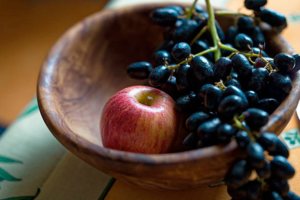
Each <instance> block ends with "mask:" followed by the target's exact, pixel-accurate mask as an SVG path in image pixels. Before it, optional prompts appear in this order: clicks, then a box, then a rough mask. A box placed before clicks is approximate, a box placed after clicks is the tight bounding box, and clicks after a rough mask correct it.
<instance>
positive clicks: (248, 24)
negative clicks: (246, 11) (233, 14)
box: [237, 15, 253, 33]
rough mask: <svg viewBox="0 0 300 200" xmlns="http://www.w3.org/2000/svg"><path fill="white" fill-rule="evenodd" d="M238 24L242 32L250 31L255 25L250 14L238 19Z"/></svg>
mask: <svg viewBox="0 0 300 200" xmlns="http://www.w3.org/2000/svg"><path fill="white" fill-rule="evenodd" d="M237 26H238V30H239V32H240V33H248V32H249V30H250V29H251V28H252V27H253V25H252V20H251V19H250V18H249V17H248V16H245V15H243V16H241V17H240V18H239V19H238V23H237Z"/></svg>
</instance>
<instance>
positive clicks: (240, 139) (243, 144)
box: [235, 131, 251, 149]
mask: <svg viewBox="0 0 300 200" xmlns="http://www.w3.org/2000/svg"><path fill="white" fill-rule="evenodd" d="M235 139H236V142H237V144H238V146H239V147H240V148H241V149H246V148H247V146H248V144H250V142H251V138H250V137H249V135H248V133H247V132H246V131H239V132H238V133H237V134H236V136H235Z"/></svg>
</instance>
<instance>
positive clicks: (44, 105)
mask: <svg viewBox="0 0 300 200" xmlns="http://www.w3.org/2000/svg"><path fill="white" fill-rule="evenodd" d="M171 4H173V5H181V6H183V5H185V3H178V2H177V3H174V2H173V3H172V2H170V3H168V2H167V3H147V4H138V5H132V6H126V7H121V8H116V9H107V10H104V11H101V12H97V13H94V14H92V15H90V16H88V17H86V18H84V19H83V20H81V21H86V22H89V21H91V20H95V19H100V18H102V17H105V16H110V15H111V12H112V11H113V12H114V13H128V12H139V11H141V10H143V9H145V8H147V9H151V8H157V7H160V6H166V5H171ZM223 10H224V9H223ZM81 21H80V22H78V23H76V24H75V25H73V26H72V27H70V28H69V29H68V30H67V31H66V32H65V33H64V34H63V35H62V36H60V38H59V39H58V40H57V41H56V42H55V43H54V45H53V46H52V47H51V49H50V51H49V52H48V54H47V56H46V58H45V60H44V62H43V64H42V67H41V69H40V73H39V77H38V84H37V99H38V106H39V110H40V112H41V115H42V117H43V119H44V121H45V123H46V125H47V127H48V128H49V130H50V131H51V133H52V134H53V135H54V136H55V137H56V139H57V140H58V141H59V142H60V143H62V144H63V145H64V146H65V147H66V148H67V149H68V150H70V151H71V152H72V153H74V154H75V155H77V156H79V153H78V152H80V153H83V154H85V155H89V156H98V157H101V158H103V159H106V160H107V159H109V160H118V161H122V162H124V163H145V164H150V165H160V164H175V163H183V162H190V161H195V160H201V159H204V158H213V157H216V156H221V155H222V154H227V153H229V152H232V151H233V150H235V149H237V144H236V142H235V141H234V140H232V141H231V142H230V143H229V144H227V145H214V146H210V147H205V148H201V149H196V150H190V151H184V152H176V153H166V154H142V153H133V152H125V151H120V150H115V149H109V148H105V147H100V146H98V145H96V144H94V143H91V142H90V141H88V140H86V139H85V138H82V137H79V136H78V135H77V134H76V133H75V132H73V131H72V130H71V129H70V128H69V127H68V125H67V124H66V123H65V122H64V120H63V119H62V118H60V117H59V115H57V114H56V113H55V112H51V110H53V109H50V108H53V107H54V106H52V105H53V104H54V102H52V100H51V99H47V98H44V96H49V94H51V91H50V89H49V87H48V88H46V87H42V86H43V85H45V84H46V85H47V83H46V82H47V81H48V80H50V79H51V73H49V71H51V70H53V69H54V68H55V66H54V65H51V59H53V57H55V56H58V55H56V54H55V52H56V50H57V49H58V48H60V47H61V44H63V43H64V41H65V39H66V38H68V37H69V35H72V34H76V33H77V32H78V31H80V29H81V25H80V23H81ZM279 37H280V38H281V39H282V40H284V41H286V40H285V39H284V38H283V37H282V36H281V35H280V36H279ZM287 44H288V45H289V43H287ZM299 80H300V73H297V74H296V75H295V78H294V81H293V84H294V82H297V83H299V82H300V81H299ZM293 90H297V91H299V90H300V84H294V85H293ZM290 94H292V92H291V93H290ZM293 94H294V93H293ZM295 96H296V97H293V96H291V95H289V96H288V97H287V98H286V99H285V100H284V102H282V103H281V105H280V106H279V107H278V108H277V110H276V111H275V112H274V113H273V114H272V115H270V117H272V116H273V117H274V120H272V121H271V122H270V121H269V123H268V124H267V125H266V126H264V127H263V130H264V131H268V129H269V127H270V126H271V125H272V124H275V123H276V122H277V121H278V120H279V118H278V115H280V114H283V113H284V111H282V110H283V109H282V108H283V107H284V105H285V106H292V107H295V108H296V106H297V105H296V106H294V105H293V103H294V102H295V100H296V99H298V100H299V97H300V94H298V95H295ZM51 103H52V104H51ZM294 110H295V109H294ZM57 112H59V111H57ZM291 116H292V115H291ZM288 120H289V119H288ZM71 135H76V136H77V137H76V138H75V137H72V136H71ZM79 157H80V156H79Z"/></svg>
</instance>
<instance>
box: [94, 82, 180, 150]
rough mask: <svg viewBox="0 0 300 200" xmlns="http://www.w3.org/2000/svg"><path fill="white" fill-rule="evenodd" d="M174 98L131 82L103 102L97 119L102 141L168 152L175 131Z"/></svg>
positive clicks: (125, 147) (109, 145) (118, 146)
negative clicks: (100, 114) (133, 84)
mask: <svg viewBox="0 0 300 200" xmlns="http://www.w3.org/2000/svg"><path fill="white" fill-rule="evenodd" d="M174 105H175V102H174V100H173V99H172V98H171V97H170V96H169V95H168V94H166V93H164V92H163V91H161V90H158V89H155V88H151V87H147V86H132V87H128V88H125V89H123V90H121V91H119V92H118V93H116V94H115V95H114V96H113V97H112V98H111V99H110V100H109V101H108V102H107V103H106V105H105V106H104V108H103V111H102V116H101V122H100V132H101V136H102V142H103V145H104V146H105V147H107V148H112V149H118V150H123V151H131V152H136V153H168V152H169V151H170V150H171V149H172V146H173V144H174V142H175V139H176V136H177V132H178V123H179V122H178V116H177V115H178V114H177V113H176V111H175V110H174Z"/></svg>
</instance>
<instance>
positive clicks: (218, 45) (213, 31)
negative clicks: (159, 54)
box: [169, 0, 274, 73]
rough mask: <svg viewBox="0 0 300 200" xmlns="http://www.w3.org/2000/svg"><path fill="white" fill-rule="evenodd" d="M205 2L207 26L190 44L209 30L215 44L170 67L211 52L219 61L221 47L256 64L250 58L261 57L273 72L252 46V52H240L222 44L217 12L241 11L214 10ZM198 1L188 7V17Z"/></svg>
mask: <svg viewBox="0 0 300 200" xmlns="http://www.w3.org/2000/svg"><path fill="white" fill-rule="evenodd" d="M205 2H206V6H207V11H208V16H209V17H208V21H207V26H205V27H204V28H203V29H202V30H201V31H200V32H199V33H198V34H197V36H196V37H195V38H194V39H193V40H192V41H191V43H190V46H192V45H193V44H194V43H195V42H196V41H197V40H198V39H199V38H200V37H201V36H202V35H203V34H204V33H205V32H206V31H209V32H210V33H211V36H212V40H213V45H214V46H213V47H210V48H209V49H207V50H204V51H202V52H199V53H197V54H195V55H192V56H190V57H189V58H187V59H185V60H184V61H182V62H180V63H178V64H177V65H175V66H169V69H171V70H173V69H176V68H177V67H179V66H180V65H182V64H187V63H189V62H190V61H191V60H192V59H193V58H194V57H196V56H202V55H205V54H208V53H211V52H213V53H214V58H215V61H217V60H218V59H219V58H220V57H221V49H224V50H228V51H232V52H234V53H236V54H243V55H245V56H246V57H247V58H248V60H249V62H250V63H251V64H254V62H253V61H252V60H251V59H250V58H251V57H259V58H261V59H262V60H263V61H264V62H266V63H267V66H268V68H269V69H270V72H271V73H272V71H274V69H273V68H272V66H271V64H270V62H269V61H267V60H266V59H265V58H264V57H262V56H261V54H254V53H253V51H252V49H251V48H250V52H240V51H238V50H237V49H235V48H231V47H229V46H226V45H224V44H222V42H221V41H220V38H219V35H218V32H217V28H216V23H215V14H217V15H230V14H231V15H233V14H234V15H238V14H240V13H239V12H230V11H216V12H214V8H213V7H212V6H211V4H210V0H205ZM196 3H197V0H195V1H194V3H193V5H192V7H191V8H190V9H187V19H190V18H191V17H192V15H193V11H194V8H195V5H196ZM234 55H235V54H232V55H231V56H230V58H231V57H232V56H234Z"/></svg>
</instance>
